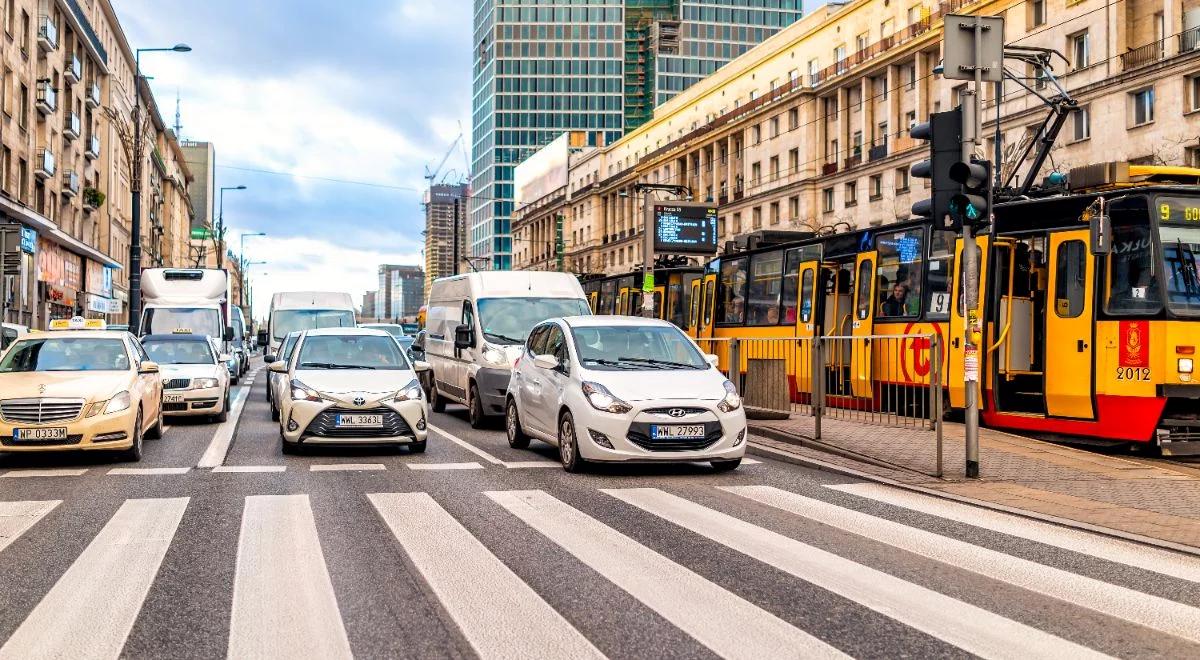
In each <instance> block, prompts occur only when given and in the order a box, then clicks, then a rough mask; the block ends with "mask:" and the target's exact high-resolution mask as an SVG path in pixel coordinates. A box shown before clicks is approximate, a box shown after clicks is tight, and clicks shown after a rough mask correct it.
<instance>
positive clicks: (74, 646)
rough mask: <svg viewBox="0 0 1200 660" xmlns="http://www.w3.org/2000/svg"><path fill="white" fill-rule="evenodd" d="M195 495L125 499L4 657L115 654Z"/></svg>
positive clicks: (13, 639)
mask: <svg viewBox="0 0 1200 660" xmlns="http://www.w3.org/2000/svg"><path fill="white" fill-rule="evenodd" d="M187 505H188V498H186V497H177V498H169V499H141V500H126V501H125V503H124V504H122V505H121V507H120V508H119V509H117V512H116V514H114V515H113V517H112V518H111V519H110V520H109V521H108V523H107V524H105V525H104V528H103V529H101V530H100V533H99V534H97V535H96V538H94V539H92V542H91V544H89V545H88V547H87V548H86V549H85V550H84V551H83V553H82V554H80V555H79V557H78V558H77V559H76V560H75V563H73V564H71V567H70V568H68V569H67V572H66V573H64V574H63V576H62V577H61V578H59V580H58V582H57V583H56V584H55V585H54V587H52V588H51V589H50V591H49V592H47V593H46V596H45V597H44V598H42V601H41V602H40V603H38V604H37V606H36V607H34V608H33V611H32V612H30V614H29V616H28V617H26V619H25V621H24V622H22V623H21V626H20V627H19V628H17V630H16V632H14V633H13V635H12V637H10V638H9V639H8V642H7V643H6V644H5V645H4V647H3V648H0V658H2V659H4V660H8V659H9V658H14V659H15V658H21V659H22V660H29V659H33V658H83V657H87V658H116V657H117V656H118V655H119V654H120V653H121V649H122V648H123V647H124V646H125V640H126V638H127V637H129V631H130V630H132V629H133V622H134V621H135V620H136V619H137V615H138V612H139V611H140V610H141V608H142V603H143V602H144V601H145V600H146V594H147V593H149V591H150V585H151V584H152V583H153V582H154V577H155V576H156V575H157V574H158V569H159V567H160V566H161V565H162V560H163V557H164V556H165V555H166V554H167V548H168V547H169V546H170V545H171V539H173V538H174V537H175V531H176V530H177V529H178V528H179V521H180V520H181V519H182V518H183V512H184V510H185V509H187Z"/></svg>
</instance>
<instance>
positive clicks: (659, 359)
mask: <svg viewBox="0 0 1200 660" xmlns="http://www.w3.org/2000/svg"><path fill="white" fill-rule="evenodd" d="M571 334H572V335H573V336H574V338H575V352H576V353H577V354H578V355H579V362H580V364H582V365H583V367H584V368H585V369H595V370H598V371H616V370H634V369H707V368H708V362H706V361H705V359H704V356H703V355H701V354H700V351H698V350H696V347H695V346H693V345H692V343H691V342H690V341H688V340H687V338H686V337H684V335H683V333H681V332H680V331H679V329H678V328H675V327H674V326H658V325H649V326H615V327H583V328H572V329H571Z"/></svg>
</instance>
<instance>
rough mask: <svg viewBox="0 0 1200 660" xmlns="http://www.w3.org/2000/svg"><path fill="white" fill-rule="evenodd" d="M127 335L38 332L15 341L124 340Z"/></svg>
mask: <svg viewBox="0 0 1200 660" xmlns="http://www.w3.org/2000/svg"><path fill="white" fill-rule="evenodd" d="M128 336H129V333H128V332H126V331H124V330H38V331H36V332H31V333H29V334H27V335H21V336H20V337H18V338H17V341H24V340H26V339H56V338H63V337H70V338H72V339H88V338H90V339H124V338H125V337H128Z"/></svg>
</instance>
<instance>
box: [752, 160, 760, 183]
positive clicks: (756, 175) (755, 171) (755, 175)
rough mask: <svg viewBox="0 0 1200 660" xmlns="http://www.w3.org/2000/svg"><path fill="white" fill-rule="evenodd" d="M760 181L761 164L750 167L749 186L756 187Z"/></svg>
mask: <svg viewBox="0 0 1200 660" xmlns="http://www.w3.org/2000/svg"><path fill="white" fill-rule="evenodd" d="M761 180H762V163H754V164H752V165H750V185H752V186H757V185H758V184H759V183H760V182H761Z"/></svg>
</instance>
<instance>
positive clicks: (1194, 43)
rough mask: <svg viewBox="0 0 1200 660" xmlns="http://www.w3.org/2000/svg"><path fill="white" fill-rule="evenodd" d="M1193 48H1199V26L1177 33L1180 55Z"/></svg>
mask: <svg viewBox="0 0 1200 660" xmlns="http://www.w3.org/2000/svg"><path fill="white" fill-rule="evenodd" d="M1193 50H1200V27H1194V28H1192V29H1190V30H1184V31H1183V32H1181V33H1179V53H1180V54H1181V55H1182V54H1183V53H1190V52H1192V51H1193Z"/></svg>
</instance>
